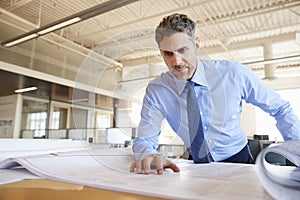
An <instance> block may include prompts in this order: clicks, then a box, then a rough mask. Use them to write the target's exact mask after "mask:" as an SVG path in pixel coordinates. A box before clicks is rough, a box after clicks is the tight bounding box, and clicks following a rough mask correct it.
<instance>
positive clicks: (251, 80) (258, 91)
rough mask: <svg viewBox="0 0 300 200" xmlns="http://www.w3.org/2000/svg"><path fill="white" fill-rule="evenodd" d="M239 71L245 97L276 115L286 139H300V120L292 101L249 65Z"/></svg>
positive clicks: (277, 124)
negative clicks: (287, 99) (280, 93)
mask: <svg viewBox="0 0 300 200" xmlns="http://www.w3.org/2000/svg"><path fill="white" fill-rule="evenodd" d="M239 71H240V73H241V76H239V77H240V84H241V90H242V94H243V99H245V101H246V102H247V103H251V104H253V105H256V106H258V107H259V108H261V109H262V110H263V111H265V112H267V113H269V114H270V116H272V117H274V118H275V120H276V121H277V123H276V127H277V128H278V130H279V131H280V133H281V134H282V136H283V138H284V140H300V121H299V119H298V117H297V116H296V115H295V113H294V112H293V109H292V107H291V106H290V103H289V102H288V101H284V100H283V99H282V98H281V97H280V96H279V94H277V93H276V92H274V91H273V90H271V89H270V88H269V87H268V86H267V85H266V84H265V83H264V82H263V81H262V80H261V79H260V78H259V77H258V76H256V75H255V74H254V72H253V71H251V70H250V69H248V68H247V67H245V66H241V67H239Z"/></svg>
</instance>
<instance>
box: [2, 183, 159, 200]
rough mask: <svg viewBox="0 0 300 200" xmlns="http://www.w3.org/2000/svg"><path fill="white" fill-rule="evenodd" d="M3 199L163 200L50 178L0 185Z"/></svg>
mask: <svg viewBox="0 0 300 200" xmlns="http://www.w3.org/2000/svg"><path fill="white" fill-rule="evenodd" d="M0 199H1V200H39V199H40V200H68V199H72V200H99V199H104V200H154V199H155V200H163V199H162V198H153V197H150V196H143V195H137V194H129V193H124V192H116V191H110V190H104V189H98V188H92V187H86V186H81V185H75V184H68V183H62V182H58V181H50V180H42V179H41V180H24V181H20V182H15V183H10V184H6V185H2V186H0Z"/></svg>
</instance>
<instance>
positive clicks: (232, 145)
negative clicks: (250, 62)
mask: <svg viewBox="0 0 300 200" xmlns="http://www.w3.org/2000/svg"><path fill="white" fill-rule="evenodd" d="M192 81H193V82H195V83H196V84H197V85H196V86H195V87H194V89H195V92H196V95H197V97H198V105H199V110H200V113H199V114H200V115H201V119H202V124H203V130H204V136H205V139H206V141H207V143H208V146H209V150H210V153H211V156H212V157H213V159H214V161H222V160H225V159H227V158H229V157H231V156H233V155H234V154H236V153H238V152H239V151H240V150H241V149H242V148H243V147H244V146H245V145H246V144H247V137H246V135H245V134H244V132H243V131H242V130H241V127H240V118H241V111H242V100H245V101H246V102H247V103H251V104H253V105H256V106H258V107H260V108H261V109H262V110H264V111H265V112H267V113H269V114H270V115H271V116H273V117H274V118H275V119H276V121H277V123H276V126H277V128H278V129H279V131H280V132H281V134H282V136H283V138H284V139H285V140H300V121H299V119H298V118H297V116H296V115H295V114H294V113H293V111H292V108H291V107H290V104H289V102H287V101H284V100H282V99H281V97H280V96H279V95H278V94H277V93H275V92H274V91H272V90H271V89H270V88H268V87H267V86H266V85H265V84H264V83H263V82H262V81H261V80H260V78H259V77H257V76H256V75H255V74H254V73H253V72H252V71H251V70H250V69H248V68H247V67H246V66H243V65H241V64H239V63H237V62H230V61H215V60H209V61H208V60H199V61H198V67H197V71H196V73H195V74H194V76H193V78H192ZM186 83H187V81H184V80H178V79H176V78H175V77H174V76H173V75H172V74H171V73H170V72H166V73H162V74H161V76H160V77H158V78H157V79H155V80H153V81H152V82H151V83H149V85H148V87H147V89H146V95H145V97H144V101H143V107H142V111H141V121H140V124H139V127H138V137H137V138H136V139H135V141H134V144H133V151H134V153H135V159H136V160H137V159H141V158H144V157H145V156H147V155H149V154H157V151H156V149H157V147H158V136H159V134H160V131H161V122H162V120H163V119H164V118H166V119H167V121H168V122H169V124H170V126H171V127H172V129H173V130H174V131H175V132H176V133H177V134H178V135H179V136H180V137H181V139H182V140H183V141H184V143H185V145H186V147H189V146H190V143H191V141H190V138H189V131H188V120H187V105H186V96H187V89H186V88H185V85H186Z"/></svg>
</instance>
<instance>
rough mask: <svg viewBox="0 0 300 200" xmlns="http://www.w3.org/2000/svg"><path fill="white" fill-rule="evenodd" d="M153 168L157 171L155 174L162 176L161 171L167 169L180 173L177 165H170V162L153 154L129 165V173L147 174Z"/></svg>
mask: <svg viewBox="0 0 300 200" xmlns="http://www.w3.org/2000/svg"><path fill="white" fill-rule="evenodd" d="M153 168H154V169H156V170H157V174H159V175H160V174H163V170H164V169H167V168H170V169H172V170H173V171H174V172H179V171H180V169H179V168H178V167H177V165H175V164H174V163H172V162H171V161H170V160H168V159H165V158H163V157H161V156H160V155H156V154H153V155H150V156H147V157H145V158H144V159H140V160H138V161H136V162H133V163H131V166H130V172H136V173H138V174H142V173H144V174H149V173H150V171H151V169H153Z"/></svg>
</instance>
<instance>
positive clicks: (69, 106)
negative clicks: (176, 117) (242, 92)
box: [0, 0, 300, 157]
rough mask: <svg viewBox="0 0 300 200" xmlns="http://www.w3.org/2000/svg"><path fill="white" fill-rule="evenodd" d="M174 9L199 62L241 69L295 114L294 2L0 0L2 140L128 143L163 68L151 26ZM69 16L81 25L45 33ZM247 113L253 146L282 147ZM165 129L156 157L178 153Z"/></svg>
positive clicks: (256, 113)
mask: <svg viewBox="0 0 300 200" xmlns="http://www.w3.org/2000/svg"><path fill="white" fill-rule="evenodd" d="M174 12H179V13H185V14H187V15H188V16H190V17H191V18H192V19H194V20H195V21H196V23H197V33H196V35H197V36H198V37H199V38H200V45H201V48H200V51H199V57H201V58H203V59H218V60H222V59H224V60H233V61H238V62H241V63H243V64H245V65H246V66H247V67H249V68H250V69H252V70H253V71H254V72H255V73H256V74H257V75H258V76H259V77H260V78H261V79H262V80H263V81H264V82H265V83H266V84H267V85H268V86H269V87H271V88H272V89H274V90H275V91H277V92H278V93H279V94H281V95H282V97H283V98H284V99H286V100H288V101H290V102H291V104H292V106H293V108H294V111H295V112H296V114H297V115H298V116H300V107H299V103H298V102H299V100H300V99H299V96H300V17H299V15H300V2H299V1H297V0H280V1H279V0H261V1H243V0H225V1H224V0H217V1H215V0H205V1H202V0H201V1H194V0H185V1H182V0H174V1H167V0H162V1H154V0H139V1H137V0H135V1H133V0H131V1H129V0H128V1H115V0H108V1H107V0H88V1H80V0H73V1H58V0H52V1H41V0H20V1H10V0H1V1H0V33H1V34H0V41H1V46H0V77H1V78H0V113H1V114H0V138H2V139H3V138H15V139H17V138H24V139H25V138H26V139H74V140H86V141H88V142H89V143H90V144H91V145H95V146H97V145H99V146H101V147H103V146H105V147H108V148H112V147H124V146H130V145H131V144H132V140H133V139H134V138H135V137H136V134H137V130H136V128H137V126H138V123H139V118H140V116H139V114H140V109H141V104H142V101H143V95H144V93H145V88H146V86H147V84H148V83H149V81H151V80H153V79H154V78H155V77H157V76H159V74H160V73H162V72H165V71H167V68H166V66H165V65H164V63H163V60H162V58H161V57H160V52H159V50H158V49H157V44H156V43H155V41H154V29H155V27H156V26H157V24H158V22H159V21H160V20H161V19H162V17H163V16H165V15H168V14H170V13H174ZM91 13H92V14H91ZM72 17H73V18H76V19H77V21H72V22H71V23H69V24H65V25H62V26H61V27H56V28H54V29H50V30H49V28H51V27H54V26H56V25H61V23H62V22H65V21H68V20H70V19H71V18H72ZM49 25H51V26H49ZM20 36H24V37H27V38H25V39H24V38H23V39H24V40H20ZM28 36H29V37H28ZM18 40H19V43H18ZM30 87H35V88H34V90H32V91H27V92H16V91H15V90H17V89H24V88H30ZM243 108H244V109H243V112H242V121H241V126H242V129H243V130H244V131H245V134H246V135H247V137H248V138H249V140H255V141H256V142H257V140H259V141H258V143H259V145H260V147H259V148H260V149H261V148H263V147H264V145H265V144H267V145H269V144H270V143H274V142H283V139H282V137H281V135H280V134H279V132H278V131H277V130H276V127H275V121H273V119H271V117H270V116H267V115H265V114H264V113H263V112H262V111H260V110H258V109H257V108H255V107H254V106H252V105H248V104H246V103H245V102H243ZM162 127H163V129H162V134H161V136H160V144H161V145H160V147H161V151H162V153H165V154H166V155H167V156H170V157H174V156H180V155H182V153H183V151H184V146H183V143H182V141H181V140H180V139H179V138H178V137H177V136H176V134H175V133H174V132H173V131H172V130H171V129H170V127H169V126H168V124H167V123H166V122H163V124H162ZM255 144H257V143H255ZM260 149H259V150H260ZM256 150H257V149H256ZM257 153H258V152H256V153H255V154H257Z"/></svg>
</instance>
